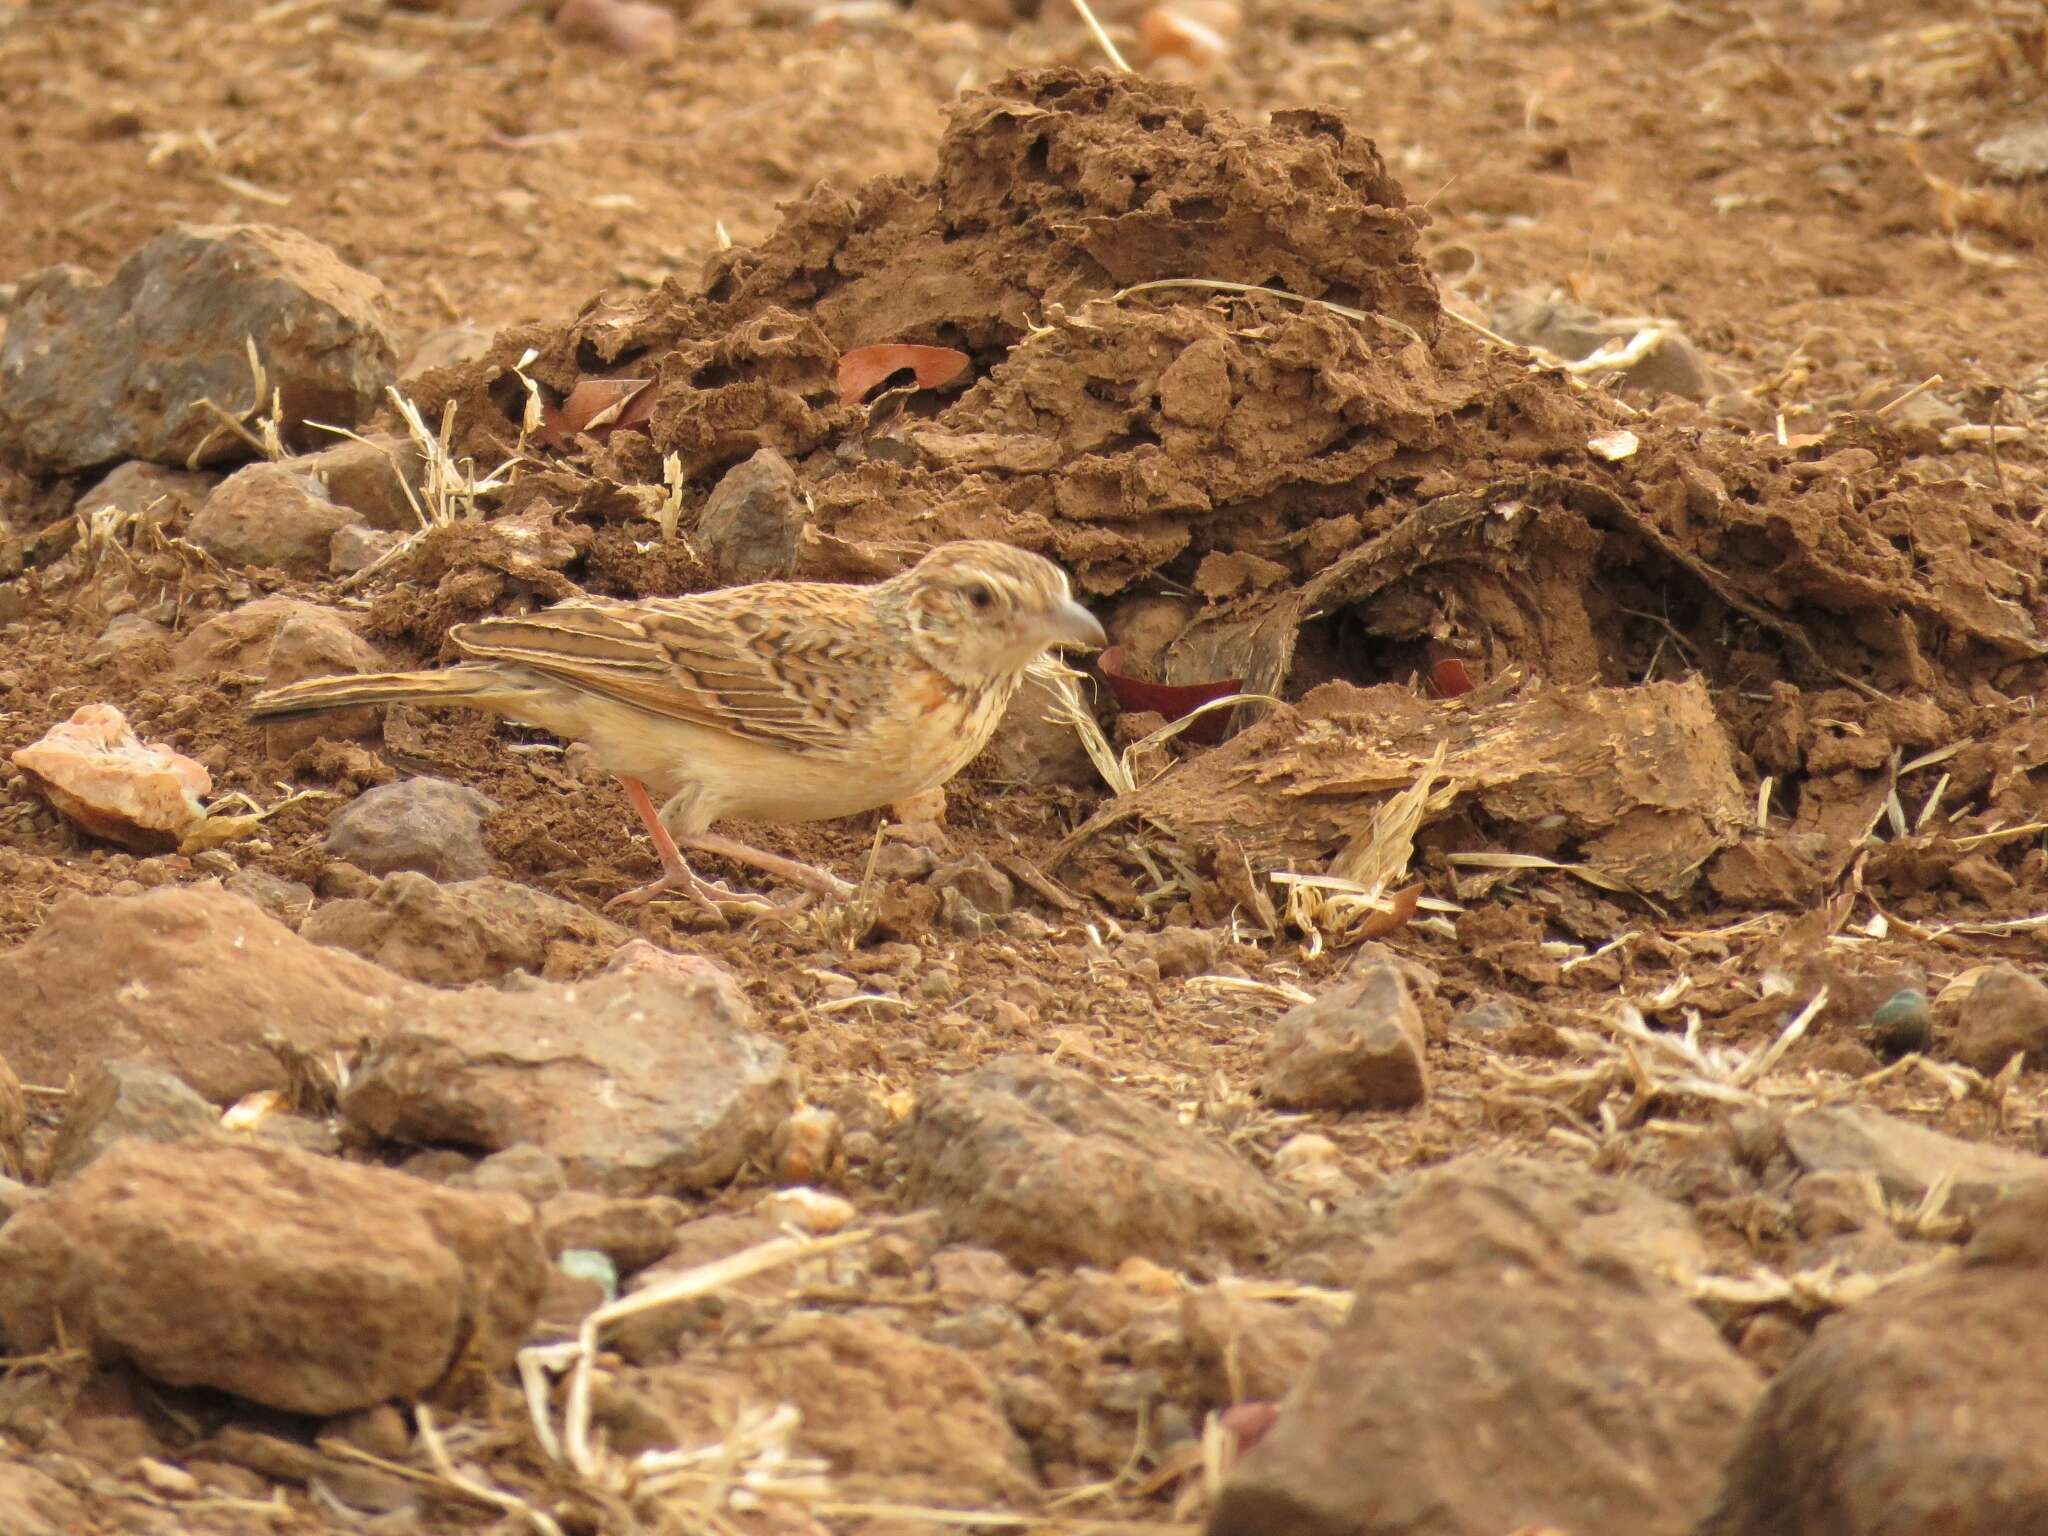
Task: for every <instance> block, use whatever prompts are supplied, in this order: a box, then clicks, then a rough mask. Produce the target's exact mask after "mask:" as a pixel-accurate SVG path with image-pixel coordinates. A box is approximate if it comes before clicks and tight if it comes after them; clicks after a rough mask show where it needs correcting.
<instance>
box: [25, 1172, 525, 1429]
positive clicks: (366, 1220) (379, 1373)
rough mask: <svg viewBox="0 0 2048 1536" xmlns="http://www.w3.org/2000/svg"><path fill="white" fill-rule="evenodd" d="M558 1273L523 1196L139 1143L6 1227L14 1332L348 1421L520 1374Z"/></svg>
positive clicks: (29, 1346)
mask: <svg viewBox="0 0 2048 1536" xmlns="http://www.w3.org/2000/svg"><path fill="white" fill-rule="evenodd" d="M546 1274H547V1256H546V1255H545V1253H543V1252H542V1250H541V1246H540V1239H539V1235H538V1232H537V1230H536V1227H535V1222H534V1216H533V1211H532V1208H531V1207H530V1206H528V1205H527V1204H526V1202H524V1201H523V1200H519V1199H516V1198H514V1197H512V1196H509V1195H488V1194H468V1193H464V1192H461V1191H456V1190H446V1189H441V1188H438V1187H436V1186H434V1185H431V1184H426V1183H423V1182H421V1181H420V1180H417V1179H411V1178H408V1177H406V1176H405V1175H404V1174H400V1173H392V1172H388V1171H386V1170H384V1169H381V1168H364V1167H359V1166H356V1165H354V1164H350V1163H343V1162H339V1161H336V1160H334V1159H330V1158H320V1157H313V1156H310V1155H308V1154H306V1153H303V1152H297V1151H292V1150H289V1149H286V1148H282V1147H269V1146H263V1145H260V1144H248V1145H227V1144H222V1143H218V1142H181V1143H176V1144H173V1145H171V1146H155V1145H144V1144H140V1143H135V1142H129V1143H126V1144H123V1145H120V1146H117V1147H114V1148H112V1149H111V1150H109V1151H108V1152H107V1153H106V1154H105V1155H104V1156H102V1157H101V1158H100V1159H99V1160H98V1161H97V1162H95V1163H94V1164H93V1165H92V1166H91V1167H90V1168H88V1169H86V1170H85V1172H83V1173H81V1174H79V1175H78V1176H77V1177H76V1178H74V1179H72V1180H70V1181H69V1182H68V1183H66V1184H65V1185H63V1186H62V1188H60V1189H59V1190H58V1191H57V1192H56V1193H55V1194H54V1195H52V1196H51V1198H49V1199H47V1200H43V1201H38V1202H37V1203H36V1204H34V1205H32V1206H30V1207H29V1208H28V1209H27V1210H25V1211H23V1212H21V1213H20V1214H19V1215H17V1216H16V1217H15V1218H14V1219H13V1220H11V1221H9V1222H8V1223H7V1225H6V1226H5V1227H4V1228H0V1327H4V1328H5V1330H6V1335H7V1341H8V1343H9V1345H10V1346H11V1347H12V1348H14V1349H16V1350H19V1351H22V1352H25V1353H34V1352H36V1351H39V1350H43V1349H47V1348H50V1347H52V1346H53V1345H54V1344H56V1343H57V1341H58V1340H59V1338H60V1337H61V1338H62V1339H63V1340H65V1341H67V1342H69V1343H71V1344H73V1345H79V1346H83V1347H85V1348H88V1349H90V1350H91V1351H92V1352H93V1354H94V1355H95V1356H96V1357H97V1358H99V1359H102V1360H122V1361H126V1362H128V1363H130V1364H132V1365H134V1366H135V1367H136V1368H137V1369H139V1370H141V1371H142V1372H143V1373H144V1374H146V1375H148V1376H150V1377H153V1378H154V1379H156V1380H158V1381H161V1382H164V1383H166V1384H168V1385H171V1386H206V1387H214V1388H218V1389H219V1390H221V1391H224V1392H233V1393H236V1394H237V1395H239V1396H242V1397H246V1398H249V1399H251V1400H252V1401H255V1402H259V1403H264V1404H267V1405H269V1406H271V1407H274V1408H282V1409H285V1410H287V1411H290V1412H293V1413H313V1414H335V1413H346V1412H348V1411H350V1410H352V1409H358V1408H367V1407H370V1406H371V1405H373V1404H375V1403H379V1402H383V1401H385V1400H387V1399H391V1398H400V1399H403V1398H412V1397H418V1396H421V1395H423V1394H425V1393H427V1392H430V1391H431V1390H433V1389H434V1387H435V1386H436V1385H438V1384H439V1383H440V1382H441V1381H443V1380H444V1379H445V1378H446V1377H447V1376H448V1375H449V1374H450V1373H451V1372H453V1371H454V1370H456V1369H458V1368H459V1367H460V1366H461V1365H462V1364H463V1363H464V1362H465V1361H474V1362H475V1364H476V1365H477V1366H479V1367H481V1368H482V1369H483V1370H486V1371H496V1370H502V1369H504V1368H505V1367H506V1366H508V1365H510V1364H511V1361H512V1356H513V1354H514V1352H515V1351H516V1350H517V1349H518V1348H519V1346H520V1344H521V1343H523V1342H524V1339H525V1333H526V1328H527V1325H528V1324H529V1323H530V1322H531V1320H532V1318H533V1315H534V1311H535V1308H536V1306H537V1305H538V1302H539V1299H540V1294H541V1288H542V1286H543V1285H544V1284H545V1281H546Z"/></svg>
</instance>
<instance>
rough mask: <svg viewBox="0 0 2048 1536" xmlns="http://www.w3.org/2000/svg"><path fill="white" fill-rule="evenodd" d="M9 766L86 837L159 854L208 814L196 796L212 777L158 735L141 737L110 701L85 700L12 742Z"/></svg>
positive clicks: (204, 791) (210, 784) (209, 788)
mask: <svg viewBox="0 0 2048 1536" xmlns="http://www.w3.org/2000/svg"><path fill="white" fill-rule="evenodd" d="M13 762H14V766H15V767H17V768H19V769H21V771H22V772H23V773H26V774H27V775H28V776H29V780H30V782H31V783H33V784H34V785H35V787H36V789H37V790H39V791H40V792H41V793H42V795H43V797H44V798H45V799H46V800H48V801H49V802H50V804H51V805H52V806H54V807H56V810H57V813H58V814H59V815H61V816H62V817H63V818H64V819H65V820H66V821H69V822H71V823H72V824H73V825H75V826H76V827H78V828H79V830H80V831H82V832H85V833H87V834H88V835H90V836H92V837H98V838H104V839H105V840H106V841H108V842H111V843H119V844H120V845H121V846H122V847H124V848H133V849H135V850H136V851H137V852H138V853H164V852H167V851H169V850H170V849H173V848H175V847H177V846H178V842H179V840H180V839H181V838H183V837H184V836H185V834H186V833H187V832H190V831H191V830H192V829H193V828H194V827H196V826H197V825H198V824H199V823H200V822H202V821H204V820H205V819H206V809H205V807H204V806H202V805H201V804H200V803H199V797H200V796H202V795H207V794H211V793H212V792H213V778H212V776H211V775H210V774H208V773H207V771H206V770H205V769H204V768H202V767H201V766H200V765H199V764H197V763H195V762H193V761H192V759H191V758H189V757H186V756H185V755H184V754H183V753H180V752H175V751H173V750H172V749H171V748H169V747H167V746H164V745H162V744H161V743H159V742H144V741H142V740H141V739H140V738H139V737H137V736H136V734H135V732H133V731H132V730H130V729H129V728H128V720H127V717H126V716H124V715H123V714H122V713H121V711H120V710H118V709H116V708H115V707H114V706H113V705H111V704H84V705H80V706H79V708H78V709H77V710H75V711H73V713H72V716H71V718H70V719H69V720H66V721H64V722H63V723H62V724H59V725H53V726H51V727H50V729H49V730H48V731H46V732H44V733H43V737H42V739H41V740H40V741H36V742H32V743H31V744H30V745H28V746H26V747H21V748H19V749H17V750H16V751H15V753H14V755H13Z"/></svg>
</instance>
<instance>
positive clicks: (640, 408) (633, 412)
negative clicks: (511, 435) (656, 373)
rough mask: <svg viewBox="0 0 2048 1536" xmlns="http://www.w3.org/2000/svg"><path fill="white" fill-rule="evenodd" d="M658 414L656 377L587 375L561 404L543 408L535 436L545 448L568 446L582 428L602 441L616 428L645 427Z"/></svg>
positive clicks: (631, 428) (620, 429)
mask: <svg viewBox="0 0 2048 1536" xmlns="http://www.w3.org/2000/svg"><path fill="white" fill-rule="evenodd" d="M653 418H654V380H652V379H584V380H582V381H581V382H579V383H578V384H577V386H576V387H575V388H574V389H572V390H570V391H569V394H568V397H567V398H566V399H564V400H563V401H562V403H561V404H560V405H555V406H543V407H542V408H541V416H540V427H539V429H538V430H537V431H535V433H534V434H533V440H534V441H535V442H536V443H538V444H540V445H541V447H543V448H567V447H569V446H570V445H571V444H572V443H573V442H574V441H575V439H576V435H577V434H578V433H579V432H584V433H588V434H589V435H590V436H592V437H594V438H596V439H598V441H600V442H602V441H603V440H604V439H605V438H606V437H608V436H610V435H611V433H613V432H615V431H622V430H623V431H631V430H633V429H634V428H636V427H644V426H646V425H647V423H648V422H649V421H651V420H653Z"/></svg>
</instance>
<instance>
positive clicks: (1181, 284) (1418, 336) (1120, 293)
mask: <svg viewBox="0 0 2048 1536" xmlns="http://www.w3.org/2000/svg"><path fill="white" fill-rule="evenodd" d="M1165 288H1206V289H1209V290H1211V291H1213V292H1216V293H1242V294H1251V295H1257V296H1259V297H1263V298H1268V299H1280V300H1283V301H1285V302H1286V303H1289V304H1300V305H1303V306H1305V307H1307V308H1310V309H1321V310H1327V311H1328V312H1329V313H1331V314H1333V315H1342V316H1343V317H1344V318H1345V319H1347V320H1357V321H1360V322H1369V323H1373V324H1378V325H1384V326H1386V327H1387V328H1388V329H1389V330H1394V331H1399V332H1400V333H1401V334H1402V335H1403V336H1405V337H1407V338H1408V339H1409V340H1410V341H1412V342H1414V343H1415V344H1416V345H1417V346H1426V345H1427V343H1426V342H1424V341H1423V339H1422V333H1421V332H1420V331H1418V330H1416V329H1415V327H1414V326H1412V325H1409V324H1407V323H1406V322H1405V321H1401V320H1396V319H1395V318H1394V317H1393V316H1392V315H1383V314H1381V313H1380V312H1379V311H1378V310H1376V309H1353V308H1352V307H1351V306H1350V305H1348V304H1338V303H1335V302H1333V301H1332V300H1329V299H1312V298H1309V297H1308V296H1307V295H1305V294H1299V293H1289V292H1288V291H1287V290H1286V289H1285V288H1267V287H1264V286H1262V285H1260V284H1258V283H1233V282H1226V281H1225V280H1224V279H1222V278H1219V277H1161V278H1155V279H1154V280H1153V281H1151V282H1149V283H1133V284H1131V286H1130V287H1128V288H1119V289H1118V290H1117V291H1116V292H1115V293H1113V294H1111V295H1110V296H1109V302H1110V303H1112V304H1120V303H1122V302H1123V301H1124V300H1125V299H1127V298H1129V297H1130V296H1131V295H1132V294H1134V293H1152V292H1155V291H1157V290H1160V289H1165Z"/></svg>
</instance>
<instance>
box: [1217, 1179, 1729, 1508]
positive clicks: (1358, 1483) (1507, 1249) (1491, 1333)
mask: <svg viewBox="0 0 2048 1536" xmlns="http://www.w3.org/2000/svg"><path fill="white" fill-rule="evenodd" d="M1613 1182H1614V1181H1611V1180H1598V1179H1593V1178H1590V1177H1587V1176H1579V1177H1578V1178H1577V1179H1576V1180H1575V1181H1574V1187H1575V1188H1576V1190H1577V1193H1576V1194H1569V1193H1567V1192H1563V1191H1560V1189H1559V1187H1558V1185H1557V1182H1556V1181H1555V1180H1554V1179H1549V1178H1528V1177H1525V1175H1524V1173H1523V1171H1522V1170H1521V1169H1520V1168H1519V1167H1518V1166H1517V1165H1514V1164H1504V1165H1498V1166H1493V1167H1487V1166H1480V1165H1468V1166H1466V1167H1463V1168H1460V1169H1457V1170H1455V1171H1444V1172H1440V1173H1439V1174H1438V1175H1437V1176H1435V1177H1431V1178H1426V1179H1423V1180H1420V1181H1418V1182H1417V1184H1416V1186H1415V1187H1414V1188H1413V1190H1412V1191H1411V1192H1410V1193H1409V1194H1408V1195H1407V1196H1406V1197H1405V1198H1403V1199H1401V1200H1400V1201H1399V1202H1398V1203H1397V1204H1395V1205H1394V1207H1393V1208H1392V1210H1391V1212H1390V1213H1389V1218H1388V1224H1387V1230H1386V1232H1385V1234H1384V1238H1383V1241H1382V1242H1381V1243H1380V1244H1379V1245H1378V1247H1377V1248H1376V1249H1375V1250H1374V1251H1373V1252H1372V1253H1371V1254H1370V1255H1369V1256H1368V1257H1366V1258H1364V1259H1363V1260H1362V1261H1361V1262H1360V1263H1359V1265H1358V1267H1357V1269H1356V1271H1355V1272H1354V1273H1353V1274H1352V1275H1351V1277H1350V1278H1351V1280H1352V1286H1351V1288H1352V1291H1353V1295H1354V1300H1353V1303H1352V1307H1351V1311H1350V1313H1349V1315H1348V1316H1347V1317H1346V1318H1345V1320H1344V1322H1343V1324H1342V1326H1341V1327H1340V1328H1339V1329H1338V1330H1337V1331H1336V1333H1335V1335H1334V1336H1333V1338H1332V1339H1331V1341H1330V1344H1329V1347H1328V1349H1327V1350H1326V1351H1325V1352H1324V1353H1323V1354H1322V1355H1321V1356H1320V1357H1319V1358H1318V1359H1317V1360H1316V1361H1315V1363H1314V1364H1313V1365H1312V1366H1311V1367H1310V1368H1309V1370H1308V1373H1307V1375H1306V1376H1305V1377H1304V1378H1303V1379H1302V1380H1301V1382H1300V1383H1299V1385H1297V1386H1296V1387H1295V1388H1294V1390H1293V1391H1292V1392H1291V1393H1289V1394H1288V1396H1287V1397H1286V1398H1285V1399H1284V1401H1283V1402H1282V1403H1281V1405H1280V1411H1279V1414H1278V1416H1277V1418H1276V1419H1275V1420H1274V1422H1273V1425H1272V1427H1271V1429H1270V1430H1268V1431H1267V1432H1266V1433H1265V1435H1264V1437H1263V1438H1261V1439H1259V1440H1258V1442H1257V1444H1256V1445H1255V1446H1254V1447H1253V1449H1252V1450H1251V1451H1250V1452H1249V1453H1248V1454H1247V1455H1246V1456H1245V1458H1244V1459H1243V1460H1242V1461H1241V1462H1239V1463H1238V1465H1237V1466H1236V1467H1235V1468H1233V1469H1232V1470H1231V1472H1230V1474H1229V1476H1228V1477H1227V1478H1226V1480H1225V1482H1224V1485H1223V1488H1222V1491H1221V1493H1220V1495H1219V1497H1218V1500H1217V1503H1216V1506H1215V1510H1214V1513H1213V1515H1212V1517H1211V1520H1210V1524H1209V1532H1210V1536H1355V1533H1357V1532H1360V1531H1366V1530H1370V1531H1384V1532H1395V1531H1399V1532H1404V1533H1414V1536H1500V1533H1502V1532H1506V1531H1512V1530H1516V1529H1518V1528H1524V1527H1544V1526H1553V1527H1556V1528H1558V1529H1560V1530H1572V1531H1586V1532H1595V1531H1599V1532H1606V1531H1627V1532H1631V1533H1638V1536H1680V1533H1682V1532H1685V1531H1686V1530H1688V1529H1689V1527H1690V1525H1691V1522H1692V1521H1693V1520H1694V1519H1695V1518H1697V1516H1698V1514H1699V1513H1700V1511H1701V1510H1702V1509H1703V1508H1704V1507H1705V1505H1706V1503H1707V1501H1708V1500H1709V1499H1710V1498H1711V1497H1712V1495H1713V1491H1714V1488H1715V1485H1716V1473H1717V1469H1718V1468H1719V1466H1720V1464H1721V1462H1722V1460H1723V1458H1724V1457H1725V1456H1726V1454H1727V1452H1728V1450H1729V1449H1730V1448H1731V1447H1732V1446H1733V1444H1734V1442H1735V1439H1736V1436H1737V1435H1738V1433H1739V1432H1740V1430H1741V1427H1742V1423H1743V1419H1744V1416H1745V1415H1746V1414H1747V1412H1748V1411H1749V1409H1750V1407H1751V1405H1752V1404H1754V1402H1755V1401H1756V1399H1757V1397H1758V1395H1759V1393H1760V1392H1761V1390H1762V1382H1761V1380H1760V1378H1759V1377H1758V1375H1757V1373H1756V1371H1755V1370H1754V1369H1753V1368H1752V1367H1751V1366H1749V1365H1748V1364H1747V1363H1746V1362H1744V1361H1743V1360H1742V1359H1741V1358H1740V1357H1739V1356H1738V1355H1737V1354H1736V1353H1735V1352H1734V1350H1732V1349H1731V1348H1729V1346H1728V1345H1727V1343H1726V1342H1724V1341H1723V1340H1722V1338H1721V1336H1720V1334H1719V1333H1718V1332H1717V1331H1716V1330H1715V1328H1714V1326H1713V1325H1712V1324H1711V1323H1710V1322H1708V1321H1707V1319H1706V1318H1705V1317H1704V1316H1703V1315H1702V1314H1701V1313H1700V1312H1699V1311H1698V1310H1697V1309H1696V1308H1695V1307H1693V1306H1692V1305H1691V1303H1690V1302H1688V1301H1687V1300H1686V1298H1685V1296H1684V1295H1683V1294H1682V1293H1681V1292H1680V1291H1679V1290H1678V1289H1676V1288H1675V1287H1673V1286H1671V1285H1669V1284H1667V1283H1666V1282H1665V1281H1663V1280H1662V1279H1661V1278H1660V1277H1659V1275H1658V1274H1657V1273H1656V1272H1655V1270H1654V1269H1653V1267H1651V1266H1648V1265H1645V1264H1644V1263H1643V1262H1642V1261H1641V1258H1640V1256H1639V1255H1640V1247H1639V1245H1637V1244H1634V1243H1629V1244H1623V1243H1618V1242H1614V1241H1611V1240H1610V1238H1609V1235H1608V1233H1607V1232H1606V1231H1604V1230H1603V1229H1602V1228H1601V1227H1600V1226H1598V1225H1594V1224H1588V1223H1586V1222H1584V1221H1582V1220H1581V1219H1580V1212H1581V1208H1582V1207H1583V1206H1584V1205H1585V1204H1587V1203H1593V1204H1596V1205H1597V1204H1598V1203H1599V1199H1598V1192H1597V1189H1596V1188H1595V1186H1598V1185H1602V1184H1612V1183H1613ZM1641 1198H1643V1196H1642V1193H1641V1192H1640V1191H1628V1192H1626V1195H1622V1194H1617V1196H1616V1197H1615V1199H1614V1200H1612V1201H1610V1202H1609V1203H1610V1204H1614V1205H1617V1206H1620V1205H1626V1204H1628V1203H1630V1201H1631V1199H1632V1200H1635V1201H1639V1200H1640V1199H1641ZM1673 1209H1674V1216H1673V1219H1674V1220H1682V1219H1683V1213H1682V1212H1677V1211H1676V1208H1673Z"/></svg>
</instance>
